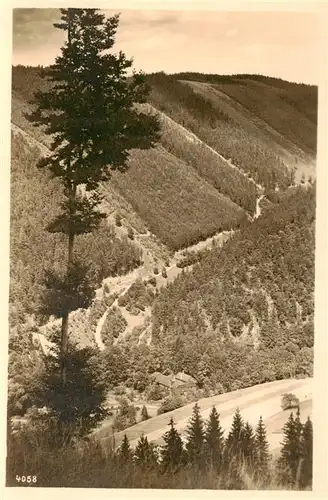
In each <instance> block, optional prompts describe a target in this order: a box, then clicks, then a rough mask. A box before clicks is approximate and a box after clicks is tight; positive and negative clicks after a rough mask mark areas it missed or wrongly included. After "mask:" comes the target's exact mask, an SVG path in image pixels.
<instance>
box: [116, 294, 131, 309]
mask: <svg viewBox="0 0 328 500" xmlns="http://www.w3.org/2000/svg"><path fill="white" fill-rule="evenodd" d="M117 303H118V305H119V306H120V307H125V306H126V305H127V303H128V299H127V297H126V296H125V295H121V296H120V297H119V298H118V301H117Z"/></svg>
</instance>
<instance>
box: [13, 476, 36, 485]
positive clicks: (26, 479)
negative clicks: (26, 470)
mask: <svg viewBox="0 0 328 500" xmlns="http://www.w3.org/2000/svg"><path fill="white" fill-rule="evenodd" d="M16 481H17V483H36V482H37V477H36V476H17V475H16Z"/></svg>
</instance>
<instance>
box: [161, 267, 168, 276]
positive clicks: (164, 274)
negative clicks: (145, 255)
mask: <svg viewBox="0 0 328 500" xmlns="http://www.w3.org/2000/svg"><path fill="white" fill-rule="evenodd" d="M162 276H163V278H167V272H166V269H165V267H163V269H162Z"/></svg>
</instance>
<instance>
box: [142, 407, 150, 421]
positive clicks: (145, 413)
mask: <svg viewBox="0 0 328 500" xmlns="http://www.w3.org/2000/svg"><path fill="white" fill-rule="evenodd" d="M149 418H150V417H149V413H148V410H147V407H146V406H145V405H143V407H142V409H141V420H148V419H149Z"/></svg>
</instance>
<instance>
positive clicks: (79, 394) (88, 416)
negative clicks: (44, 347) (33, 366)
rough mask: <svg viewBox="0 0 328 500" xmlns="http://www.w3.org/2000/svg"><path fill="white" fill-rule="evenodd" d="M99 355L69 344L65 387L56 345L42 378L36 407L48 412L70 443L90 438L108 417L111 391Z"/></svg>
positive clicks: (47, 361)
mask: <svg viewBox="0 0 328 500" xmlns="http://www.w3.org/2000/svg"><path fill="white" fill-rule="evenodd" d="M57 335H59V332H58V333H57ZM54 337H55V338H56V335H54ZM96 354H97V353H96V351H95V350H94V349H93V348H91V347H85V348H83V349H81V348H80V349H77V348H76V346H75V345H73V344H72V343H71V342H69V344H68V350H67V353H66V357H67V363H66V366H67V373H66V379H67V383H66V385H65V386H64V387H62V384H61V378H60V370H59V364H60V359H59V346H58V343H57V342H55V343H54V346H53V347H52V349H51V352H50V353H49V355H48V356H47V357H46V358H45V369H44V370H43V371H42V372H41V373H40V375H39V378H38V388H37V389H35V394H34V397H35V404H36V406H37V407H39V408H40V407H46V408H47V418H48V420H49V423H50V422H51V421H52V422H56V426H57V431H56V433H57V435H58V436H59V435H60V436H62V439H65V440H66V441H69V440H70V439H72V438H73V437H74V435H77V436H85V435H87V434H89V433H90V431H92V430H93V429H94V428H95V427H96V426H97V424H98V423H99V422H101V421H102V420H103V419H104V418H105V417H106V416H107V415H108V410H106V408H105V402H106V396H107V388H106V384H105V382H104V381H103V380H102V373H101V367H100V366H99V362H98V359H97V357H96Z"/></svg>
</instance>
